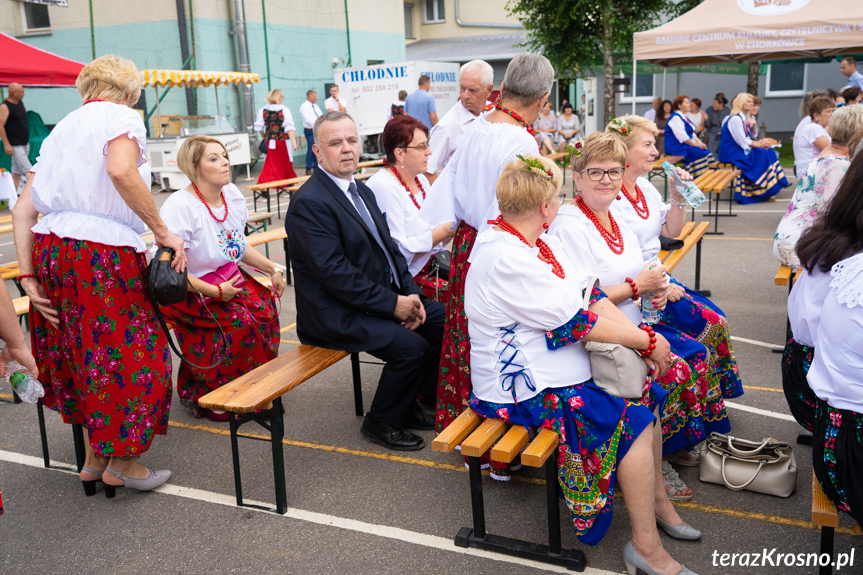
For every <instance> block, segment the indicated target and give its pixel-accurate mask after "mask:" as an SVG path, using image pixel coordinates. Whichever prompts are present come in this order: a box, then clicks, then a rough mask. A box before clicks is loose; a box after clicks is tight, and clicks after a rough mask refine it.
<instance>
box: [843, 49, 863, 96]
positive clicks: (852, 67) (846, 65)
mask: <svg viewBox="0 0 863 575" xmlns="http://www.w3.org/2000/svg"><path fill="white" fill-rule="evenodd" d="M839 71H840V72H842V75H843V76H845V77H846V78H848V85H849V86H856V87H858V88H860V89H861V90H863V74H861V73H860V72H858V71H857V61H856V60H855V59H854V56H845V57H844V58H842V61H841V62H839Z"/></svg>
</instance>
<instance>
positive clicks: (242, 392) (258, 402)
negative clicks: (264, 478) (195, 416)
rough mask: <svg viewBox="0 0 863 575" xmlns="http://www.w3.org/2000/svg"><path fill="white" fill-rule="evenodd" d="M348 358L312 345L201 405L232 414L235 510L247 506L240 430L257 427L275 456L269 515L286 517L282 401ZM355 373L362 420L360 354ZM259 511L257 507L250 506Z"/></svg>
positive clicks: (210, 395)
mask: <svg viewBox="0 0 863 575" xmlns="http://www.w3.org/2000/svg"><path fill="white" fill-rule="evenodd" d="M347 355H348V352H345V351H338V350H332V349H324V348H321V347H314V346H311V345H300V346H298V347H295V348H293V349H290V350H288V351H287V352H286V353H284V354H282V355H280V356H278V357H277V358H275V359H273V360H272V361H269V362H267V363H265V364H264V365H262V366H260V367H258V368H256V369H253V370H252V371H250V372H248V373H246V374H245V375H242V376H240V377H239V378H237V379H235V380H234V381H232V382H231V383H228V384H226V385H223V386H222V387H220V388H219V389H217V390H215V391H211V392H210V393H208V394H207V395H205V396H203V397H201V398H200V399H199V400H198V405H200V406H201V407H203V408H205V409H219V410H224V411H227V412H228V413H229V414H230V421H229V423H230V430H231V454H232V457H233V465H234V488H235V490H236V495H237V505H238V506H244V505H247V504H245V503H243V486H242V482H241V478H240V453H239V447H238V443H237V438H238V437H244V436H241V435H238V433H237V431H238V430H239V428H240V426H241V425H243V424H245V423H248V422H250V421H255V422H257V423H258V424H260V425H261V426H262V427H264V428H265V429H267V430H268V431H269V432H270V444H271V447H272V453H273V476H274V480H275V486H276V508H275V510H273V509H268V508H266V509H267V510H268V511H275V512H276V513H279V514H280V515H284V514H285V513H286V512H287V509H288V507H287V491H286V485H285V459H284V447H283V443H282V440H283V439H284V434H285V427H284V420H283V418H282V414H283V409H282V396H283V395H284V394H285V393H287V392H288V391H290V390H292V389H293V388H295V387H297V386H298V385H300V384H301V383H303V382H305V381H307V380H308V379H310V378H312V377H314V376H315V375H317V374H319V373H321V372H322V371H324V370H325V369H327V368H328V367H330V366H331V365H333V364H335V363H336V362H338V361H340V360H342V359H343V358H345V357H346V356H347ZM350 356H351V370H352V375H353V384H354V407H355V410H356V414H357V416H359V417H361V416H363V398H362V384H361V379H360V369H359V364H360V361H359V354H358V353H352V354H350ZM247 506H249V507H257V506H255V505H247Z"/></svg>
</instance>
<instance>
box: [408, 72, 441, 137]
mask: <svg viewBox="0 0 863 575" xmlns="http://www.w3.org/2000/svg"><path fill="white" fill-rule="evenodd" d="M429 88H431V78H429V77H428V76H426V75H425V74H423V75H422V76H420V79H419V90H417V91H416V92H413V93H412V94H411V95H410V96H408V97H407V98H406V99H405V114H407V115H408V116H413V117H414V118H416V119H417V120H419V121H420V122H422V123H423V124H425V127H426V128H428V129H429V130H431V129H432V126H434V125H435V124H437V109H436V108H435V102H434V96H432V95H431V94H429Z"/></svg>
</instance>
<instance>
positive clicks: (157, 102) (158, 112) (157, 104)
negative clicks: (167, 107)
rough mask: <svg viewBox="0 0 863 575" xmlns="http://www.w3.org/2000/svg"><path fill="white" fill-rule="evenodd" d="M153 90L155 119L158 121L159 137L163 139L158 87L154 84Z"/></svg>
mask: <svg viewBox="0 0 863 575" xmlns="http://www.w3.org/2000/svg"><path fill="white" fill-rule="evenodd" d="M153 88H154V89H155V90H156V117H157V118H158V119H159V120H158V121H159V137H160V138H164V137H165V134H163V133H162V106H161V105H159V85H158V84H154V85H153Z"/></svg>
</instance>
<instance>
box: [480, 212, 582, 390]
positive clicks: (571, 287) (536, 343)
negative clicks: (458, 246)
mask: <svg viewBox="0 0 863 575" xmlns="http://www.w3.org/2000/svg"><path fill="white" fill-rule="evenodd" d="M542 239H543V241H544V242H546V244H548V247H550V248H551V250H552V253H554V256H555V258H556V259H557V261H558V263H560V265H561V267H563V271H564V277H563V278H560V277H558V276H556V275H555V274H554V273H552V271H551V265H550V264H547V263H544V262H542V261H541V260H540V259H539V258H538V257H536V256H537V253H538V252H539V248H531V247H529V246H528V245H527V244H525V243H524V242H522V241H521V240H520V239H518V238H516V237H515V236H514V235H512V234H510V233H509V232H499V231H496V230H494V229H488V230H485V231H484V232H481V233H480V234H479V235H478V236H477V238H476V243H475V247H474V252H473V253H474V256H475V261H474V263H473V264H471V267H470V270H468V273H467V279H466V280H465V290H464V291H465V294H464V310H465V314H466V315H467V319H468V332H469V334H470V344H471V350H470V369H471V384H472V385H473V393H474V395H476V397H478V398H479V399H481V400H483V401H491V402H495V403H512V400H513V399H512V392H511V391H505V388H507V387H508V386H509V385H510V384H512V385H513V386H514V389H515V392H516V395H517V396H518V400H519V401H525V400H527V399H530V398H531V397H534V396H535V395H537V394H539V393H541V392H542V391H543V390H545V389H554V388H561V387H569V386H571V385H574V384H576V383H581V382H584V381H587V380H588V379H590V359H589V358H588V355H587V351H586V350H585V349H584V346H583V345H582V344H580V343H575V344H572V345H567V346H565V347H563V348H561V349H557V350H554V351H551V350H549V349H548V346H547V345H546V340H545V332H546V330H553V329H556V328H558V327H561V326H562V325H564V324H565V323H567V322H568V321H569V320H571V319H572V318H573V317H574V316H575V315H576V314H577V313H578V312H579V311H580V310H581V305H582V301H583V299H582V297H581V293H582V290H583V289H584V288H585V287H586V286H587V284H588V281H589V279H590V274H589V273H586V272H583V271H582V270H580V269H579V268H578V267H577V266H576V265H574V264H573V263H572V262H571V261H570V260H569V258H567V256H566V254H565V253H564V250H563V249H562V247H561V245H560V241H559V240H558V239H557V238H555V237H546V236H543V238H542ZM502 328H510V330H509V331H510V333H507V332H505V331H503V329H502ZM506 342H509V343H510V345H507V344H506ZM513 353H516V356H515V358H512V355H513ZM504 359H505V360H512V361H514V363H515V364H516V366H515V368H513V366H509V367H507V366H506V362H505V361H502V360H504ZM519 366H523V368H522V369H521V371H522V373H523V374H524V375H526V376H527V377H529V378H530V382H531V384H532V385H533V386H534V387H535V390H533V391H532V390H530V389H529V388H528V387H527V385H526V381H525V378H524V377H523V376H507V373H512V372H513V371H514V369H518V368H519ZM502 371H503V372H504V373H501V372H502Z"/></svg>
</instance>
